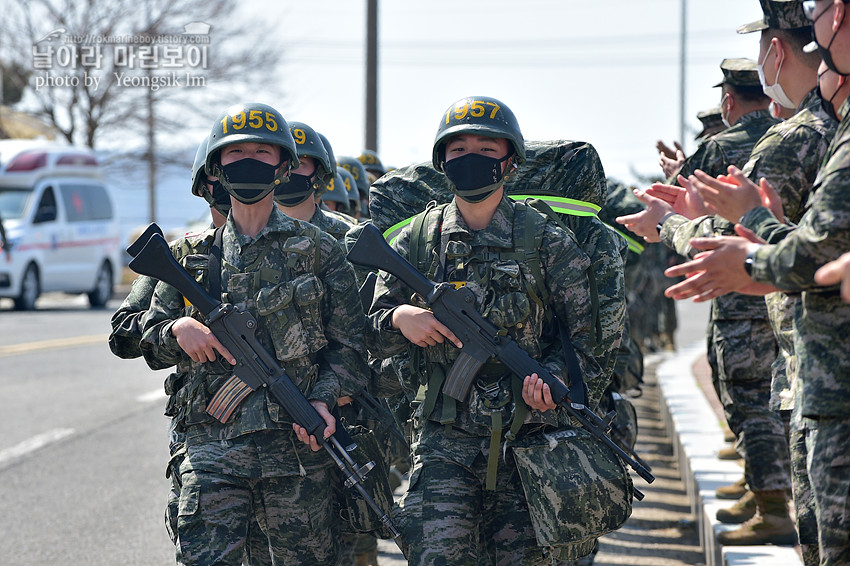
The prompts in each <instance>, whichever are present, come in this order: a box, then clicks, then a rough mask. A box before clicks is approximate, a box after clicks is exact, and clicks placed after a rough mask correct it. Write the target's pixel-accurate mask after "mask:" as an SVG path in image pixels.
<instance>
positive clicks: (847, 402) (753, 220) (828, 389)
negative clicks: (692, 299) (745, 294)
mask: <svg viewBox="0 0 850 566" xmlns="http://www.w3.org/2000/svg"><path fill="white" fill-rule="evenodd" d="M848 114H850V99H848V100H845V102H844V103H843V104H842V106H841V108H840V110H839V116H840V117H841V122H840V124H839V126H838V130H837V132H836V134H835V138H834V139H833V141H832V143H831V144H830V146H829V149H828V150H827V155H826V157H825V158H824V161H823V164H822V166H821V167H820V169H819V171H818V175H817V179H816V180H815V184H814V187H813V188H812V196H811V198H810V199H809V207H808V209H807V210H806V212H805V213H804V214H803V217H802V218H801V219H800V223H799V225H798V226H797V227H796V229H794V230H793V231H789V229H788V228H787V227H784V228H783V227H781V226H778V224H779V222H778V221H777V220H776V219H775V218H773V217H772V215H771V214H770V212H769V211H767V210H766V209H764V208H757V209H754V210H752V211H750V212H748V213H747V214H746V215H744V217H743V218H742V219H741V223H742V224H743V225H744V226H746V227H748V228H750V229H755V230H757V233H758V234H760V235H762V234H763V235H768V236H773V237H777V238H778V237H779V236H780V235H781V234H782V233H783V232H784V233H786V234H787V235H786V237H785V238H784V239H781V241H778V242H777V243H775V244H771V245H766V246H762V247H761V248H759V250H758V251H757V252H756V253H755V255H754V258H753V265H752V277H753V279H754V280H755V281H759V282H765V283H770V284H772V285H775V286H777V287H779V288H780V289H783V290H786V291H789V292H800V293H801V298H800V304H799V306H798V308H797V309H796V310H795V313H794V314H795V316H794V328H795V331H796V332H795V334H794V351H795V353H796V356H797V378H798V385H797V390H799V391H802V395H800V397H799V398H798V400H797V405H798V407H799V409H798V410H799V411H800V413H801V416H802V418H803V434H804V436H805V444H806V448H807V450H808V462H807V467H808V472H809V478H810V481H811V488H812V493H813V496H814V500H815V513H816V516H817V523H818V538H819V547H820V557H821V564H846V563H848V562H850V537H848V533H850V523H848V521H850V515H848V514H847V505H848V499H847V494H848V485H850V451H848V444H847V435H848V434H850V418H848V416H847V415H848V410H847V407H848V406H850V357H848V355H847V352H848V351H850V347H849V346H848V344H847V340H848V337H850V305H848V304H846V303H844V302H842V300H841V297H840V296H839V292H838V290H837V289H836V288H820V287H817V286H815V284H814V273H815V271H816V270H817V268H819V267H820V266H821V265H823V264H824V263H826V262H828V261H831V260H834V259H836V258H838V256H840V255H841V254H842V253H843V252H845V251H847V250H848V249H850V229H848V228H850V167H848V164H850V119H848V117H847V116H848Z"/></svg>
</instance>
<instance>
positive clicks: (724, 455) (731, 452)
mask: <svg viewBox="0 0 850 566" xmlns="http://www.w3.org/2000/svg"><path fill="white" fill-rule="evenodd" d="M717 459H718V460H740V459H741V455H740V454H738V451H737V450H735V447H734V446H727V447H725V448H721V449H720V450H718V451H717Z"/></svg>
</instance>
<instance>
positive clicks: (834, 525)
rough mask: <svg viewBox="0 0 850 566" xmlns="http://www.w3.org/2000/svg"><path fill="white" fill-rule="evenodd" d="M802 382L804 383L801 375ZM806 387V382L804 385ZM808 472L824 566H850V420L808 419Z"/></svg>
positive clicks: (806, 428) (845, 417) (806, 425)
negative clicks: (849, 447)
mask: <svg viewBox="0 0 850 566" xmlns="http://www.w3.org/2000/svg"><path fill="white" fill-rule="evenodd" d="M801 379H804V376H803V374H801ZM804 383H805V382H804ZM804 428H805V430H806V448H807V450H808V454H809V462H808V472H809V479H810V481H811V488H812V495H813V498H814V501H815V505H814V509H815V514H816V516H817V527H818V540H819V545H818V546H819V548H818V550H819V553H820V560H821V562H820V563H821V564H822V565H829V566H831V565H838V564H848V563H850V516H848V513H847V505H848V498H850V496H848V492H847V486H848V485H850V449H848V447H847V438H850V436H848V435H850V418H849V417H847V416H846V414H845V416H844V417H841V418H821V419H809V418H806V419H805V423H804Z"/></svg>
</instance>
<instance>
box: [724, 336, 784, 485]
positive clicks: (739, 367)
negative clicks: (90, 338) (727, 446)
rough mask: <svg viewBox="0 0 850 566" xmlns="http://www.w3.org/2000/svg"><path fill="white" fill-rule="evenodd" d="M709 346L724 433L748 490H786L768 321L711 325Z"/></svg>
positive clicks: (781, 425)
mask: <svg viewBox="0 0 850 566" xmlns="http://www.w3.org/2000/svg"><path fill="white" fill-rule="evenodd" d="M710 328H711V329H712V337H711V346H712V348H713V349H714V357H715V360H714V361H715V363H716V364H717V376H718V391H719V396H720V402H721V403H722V404H723V410H724V412H725V414H726V421H727V423H728V424H729V428H730V429H731V430H732V432H734V433H735V435H736V436H737V437H738V448H739V450H740V452H741V453H742V455H743V456H744V462H745V475H746V479H747V483H748V484H749V486H750V489H753V490H787V489H790V488H791V479H790V456H789V454H788V440H787V438H786V436H785V425H784V424H783V422H782V418H781V417H780V416H779V413H778V412H775V411H772V410H771V409H770V406H769V404H770V384H771V375H772V372H771V366H772V364H773V361H774V360H775V359H776V348H777V347H776V340H775V338H774V336H773V330H772V329H771V327H770V324H769V323H768V321H767V320H760V319H744V320H715V321H713V323H712V325H711V327H710Z"/></svg>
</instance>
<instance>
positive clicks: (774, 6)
mask: <svg viewBox="0 0 850 566" xmlns="http://www.w3.org/2000/svg"><path fill="white" fill-rule="evenodd" d="M759 2H761V9H762V12H764V18H762V19H761V20H759V21H757V22H753V23H750V24H746V25H743V26H741V27H739V28H738V33H752V32H754V31H762V30H766V29H796V28H805V27H809V26H810V25H811V24H812V22H810V21H809V20H808V19H807V18H806V16H805V14H803V2H802V0H759Z"/></svg>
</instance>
